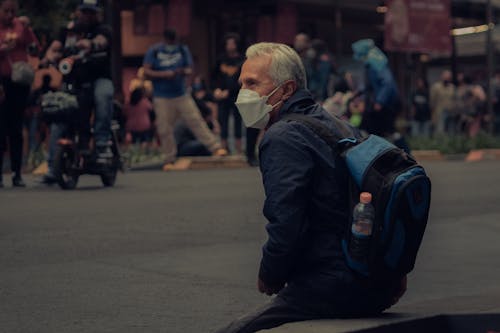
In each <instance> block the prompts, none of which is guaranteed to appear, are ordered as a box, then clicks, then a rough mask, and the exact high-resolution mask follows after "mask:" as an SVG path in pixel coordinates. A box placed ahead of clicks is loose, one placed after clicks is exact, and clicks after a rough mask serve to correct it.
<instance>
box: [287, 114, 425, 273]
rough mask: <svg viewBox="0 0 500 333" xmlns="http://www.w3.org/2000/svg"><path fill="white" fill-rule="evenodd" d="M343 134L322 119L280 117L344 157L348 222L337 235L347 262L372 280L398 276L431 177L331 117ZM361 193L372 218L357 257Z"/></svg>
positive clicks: (411, 258) (420, 221)
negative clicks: (362, 257)
mask: <svg viewBox="0 0 500 333" xmlns="http://www.w3.org/2000/svg"><path fill="white" fill-rule="evenodd" d="M333 118H334V120H335V122H336V125H337V129H338V130H339V132H340V133H341V134H342V136H343V137H339V136H338V135H337V134H336V133H333V132H332V131H331V130H330V129H329V128H328V127H327V126H326V125H324V124H323V123H322V122H321V121H319V120H317V119H315V118H313V117H310V116H306V115H302V114H289V115H286V116H285V117H284V119H285V120H287V121H288V120H295V121H298V122H299V123H302V124H304V125H306V126H307V127H308V128H309V129H311V130H312V131H313V132H314V133H316V134H317V135H318V136H319V137H321V138H322V139H323V140H324V141H325V142H326V143H327V144H328V145H329V146H331V147H332V149H333V151H334V152H337V153H338V154H339V155H340V156H341V157H342V159H343V160H344V161H345V163H346V166H347V169H348V170H349V173H350V176H351V177H350V181H349V192H350V200H349V205H350V207H349V208H350V214H349V217H350V218H349V223H348V225H347V226H346V229H345V233H344V235H343V237H342V250H343V253H344V256H345V259H346V262H347V264H348V266H349V267H350V268H351V269H352V270H354V271H355V272H357V273H359V274H362V275H364V276H367V277H369V278H371V279H373V280H375V281H377V280H379V281H383V280H387V279H393V278H400V277H403V276H404V275H406V274H407V273H409V272H410V271H411V270H413V267H414V265H415V260H416V257H417V252H418V249H419V247H420V244H421V242H422V237H423V235H424V231H425V227H426V225H427V219H428V216H429V208H430V201H431V182H430V179H429V177H427V175H426V173H425V170H424V168H423V167H422V166H420V165H419V164H418V163H417V162H416V161H415V159H414V158H413V157H412V156H411V155H409V154H407V153H406V152H404V151H403V150H402V149H400V148H397V147H396V146H394V145H393V144H392V143H390V142H388V141H387V140H385V139H383V138H381V137H378V136H376V135H369V136H368V137H364V138H357V137H355V136H354V135H353V131H352V129H351V128H350V127H349V126H348V125H347V124H346V123H345V122H343V121H342V120H340V119H338V118H336V117H333ZM361 192H370V193H371V194H372V204H373V206H374V208H375V219H374V221H373V231H372V236H371V240H370V251H369V257H368V258H367V260H366V261H364V262H358V261H356V260H354V259H353V258H352V257H351V256H350V255H349V251H348V249H349V242H350V239H351V223H352V211H353V208H354V206H355V205H356V204H357V203H358V202H359V194H360V193H361Z"/></svg>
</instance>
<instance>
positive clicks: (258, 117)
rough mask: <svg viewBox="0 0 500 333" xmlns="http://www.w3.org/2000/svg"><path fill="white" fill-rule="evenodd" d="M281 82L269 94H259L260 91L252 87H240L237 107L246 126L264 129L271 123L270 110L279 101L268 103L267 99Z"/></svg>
mask: <svg viewBox="0 0 500 333" xmlns="http://www.w3.org/2000/svg"><path fill="white" fill-rule="evenodd" d="M279 87H281V84H280V85H278V86H277V87H276V88H275V89H274V90H273V91H271V93H269V95H267V96H262V97H261V96H259V93H257V92H256V91H253V90H250V89H240V92H239V93H238V98H237V99H236V103H235V104H236V107H237V108H238V111H239V112H240V115H241V118H242V119H243V123H245V126H246V127H252V128H258V129H264V128H265V127H266V126H267V123H269V118H270V116H269V112H271V111H272V110H273V109H274V107H275V106H276V105H278V104H279V103H281V101H279V102H278V103H276V104H274V105H269V104H267V100H268V99H269V97H271V96H272V95H273V94H274V93H275V92H276V91H277V90H278V88H279Z"/></svg>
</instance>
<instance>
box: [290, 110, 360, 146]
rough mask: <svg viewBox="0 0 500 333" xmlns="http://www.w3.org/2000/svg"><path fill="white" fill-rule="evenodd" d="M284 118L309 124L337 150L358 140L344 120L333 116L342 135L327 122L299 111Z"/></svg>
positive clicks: (309, 126) (310, 127)
mask: <svg viewBox="0 0 500 333" xmlns="http://www.w3.org/2000/svg"><path fill="white" fill-rule="evenodd" d="M282 119H283V120H285V121H288V120H295V121H297V122H299V123H301V124H304V125H305V126H307V127H308V128H309V129H310V130H312V131H313V132H314V133H316V134H317V135H318V136H319V137H320V138H322V139H323V141H325V142H326V143H327V144H328V145H329V146H330V147H332V148H333V149H334V151H336V152H339V153H340V152H342V151H344V150H345V149H346V148H347V147H348V146H351V145H353V144H356V143H357V142H358V140H357V139H356V138H355V137H354V135H353V133H352V131H351V130H350V129H349V128H348V127H347V126H346V125H345V124H344V123H343V122H342V120H340V119H338V118H336V117H332V119H333V120H334V122H335V125H336V127H337V130H338V131H339V133H340V135H339V134H337V133H335V132H334V131H332V130H331V129H330V128H328V127H327V126H326V125H325V124H323V123H322V122H321V121H319V120H318V119H315V118H313V117H310V116H307V115H304V114H299V113H290V114H287V115H285V116H284V117H283V118H282Z"/></svg>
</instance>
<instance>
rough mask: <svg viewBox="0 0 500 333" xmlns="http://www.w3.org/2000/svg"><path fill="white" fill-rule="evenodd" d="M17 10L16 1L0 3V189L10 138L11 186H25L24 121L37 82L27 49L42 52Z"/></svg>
mask: <svg viewBox="0 0 500 333" xmlns="http://www.w3.org/2000/svg"><path fill="white" fill-rule="evenodd" d="M17 10H18V3H17V0H0V187H3V179H2V173H3V157H4V152H5V150H6V147H7V138H8V141H9V151H10V167H11V170H12V173H13V176H12V186H15V187H25V186H26V184H25V183H24V181H23V179H22V176H21V167H22V157H23V133H22V131H23V117H24V111H25V108H26V106H27V102H28V96H29V94H30V89H31V84H32V82H33V79H34V68H32V67H31V65H30V64H29V63H28V48H29V47H30V46H31V45H35V48H39V43H38V40H37V38H36V36H35V34H34V33H33V31H32V30H31V28H30V27H29V21H27V20H26V18H25V19H20V18H18V17H16V14H17Z"/></svg>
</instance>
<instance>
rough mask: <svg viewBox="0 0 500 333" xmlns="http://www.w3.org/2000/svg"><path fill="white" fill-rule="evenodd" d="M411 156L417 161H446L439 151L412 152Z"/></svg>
mask: <svg viewBox="0 0 500 333" xmlns="http://www.w3.org/2000/svg"><path fill="white" fill-rule="evenodd" d="M411 155H412V156H413V157H414V158H415V159H416V160H417V161H444V160H445V159H446V158H445V157H444V155H443V154H442V153H441V152H440V151H439V150H412V152H411Z"/></svg>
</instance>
